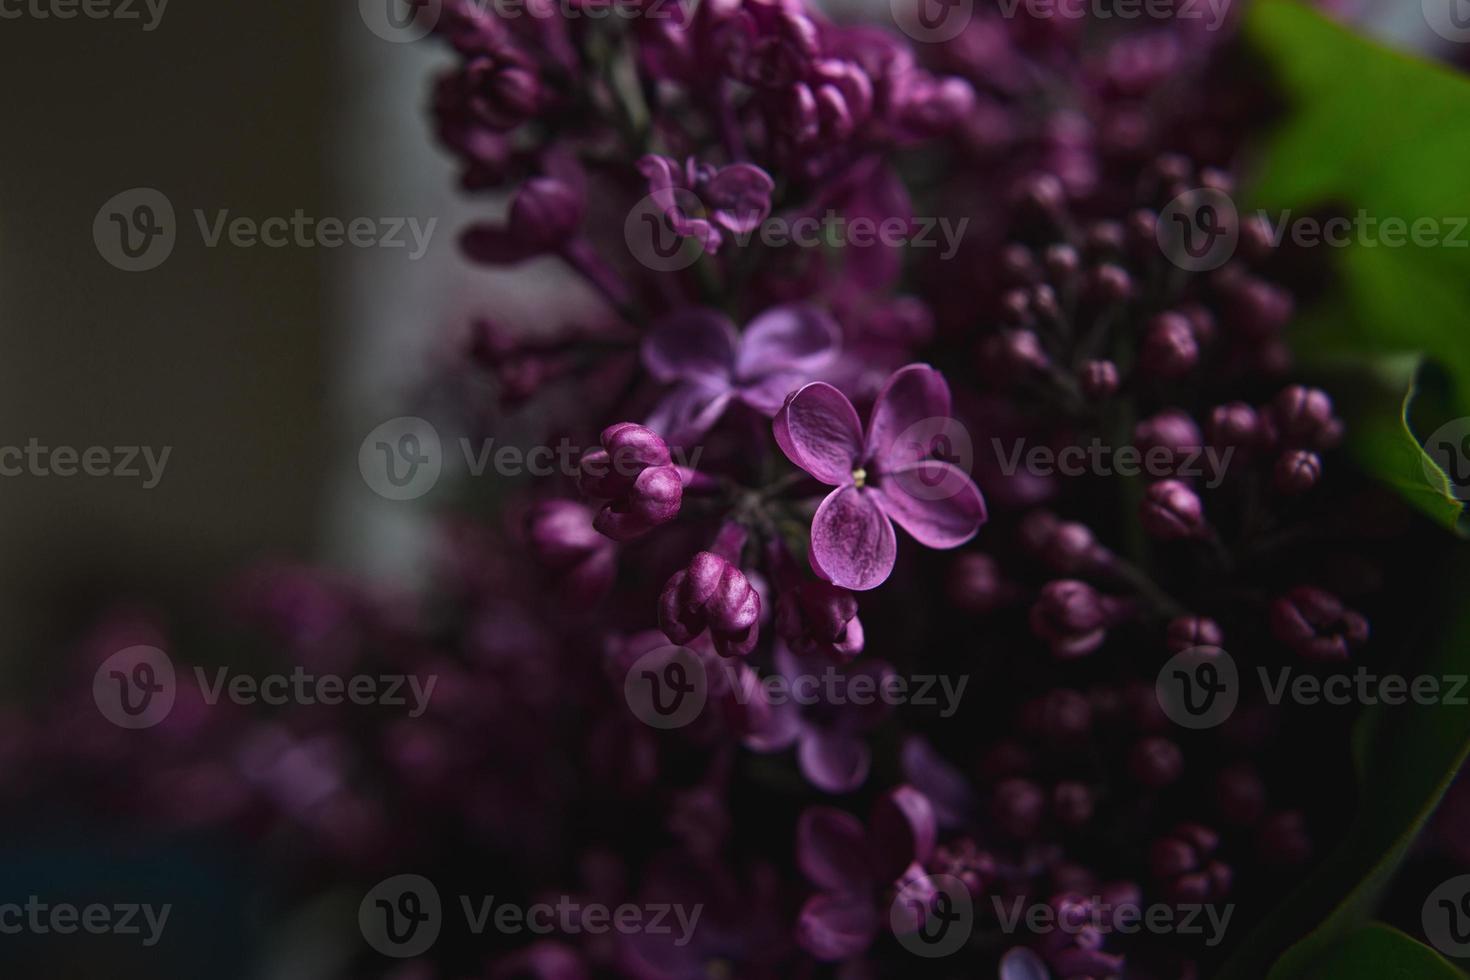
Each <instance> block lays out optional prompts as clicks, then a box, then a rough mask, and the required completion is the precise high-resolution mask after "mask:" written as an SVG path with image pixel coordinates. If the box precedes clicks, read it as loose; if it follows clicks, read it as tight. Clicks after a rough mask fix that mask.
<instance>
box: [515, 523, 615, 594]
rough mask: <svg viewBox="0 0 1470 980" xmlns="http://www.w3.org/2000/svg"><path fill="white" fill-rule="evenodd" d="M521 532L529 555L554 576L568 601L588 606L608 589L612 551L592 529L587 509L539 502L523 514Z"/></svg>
mask: <svg viewBox="0 0 1470 980" xmlns="http://www.w3.org/2000/svg"><path fill="white" fill-rule="evenodd" d="M525 531H526V543H527V544H528V545H529V546H530V551H531V554H532V555H533V556H534V557H535V558H536V560H537V562H539V563H540V564H541V565H542V566H543V567H545V568H546V569H547V570H549V571H551V572H553V573H555V574H556V575H557V576H558V578H559V580H560V582H561V585H562V591H563V592H564V593H566V594H567V595H568V596H569V597H571V598H573V599H576V600H581V601H584V602H592V601H595V600H597V599H599V598H601V597H602V596H604V595H606V594H607V592H608V590H609V589H610V588H611V587H612V582H613V575H614V573H615V571H616V564H615V554H616V549H615V546H614V545H613V543H612V542H611V541H609V540H608V539H607V538H606V537H605V536H603V535H602V534H599V533H598V532H597V530H596V529H595V528H594V527H593V514H592V511H591V510H590V509H589V508H587V507H585V506H583V505H582V504H580V503H577V502H576V501H574V500H543V501H541V502H539V503H537V504H535V505H534V506H532V507H531V509H530V510H529V511H527V513H526V518H525Z"/></svg>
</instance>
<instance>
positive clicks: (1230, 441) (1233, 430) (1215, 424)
mask: <svg viewBox="0 0 1470 980" xmlns="http://www.w3.org/2000/svg"><path fill="white" fill-rule="evenodd" d="M1205 428H1206V431H1207V432H1208V434H1209V439H1210V445H1211V446H1214V447H1215V448H1216V449H1237V450H1249V449H1252V448H1254V447H1255V445H1256V444H1257V442H1258V441H1259V440H1260V438H1261V423H1260V418H1259V416H1257V415H1256V410H1255V409H1253V408H1251V407H1250V406H1249V405H1247V404H1246V403H1245V402H1229V403H1227V404H1225V405H1216V406H1215V407H1214V408H1213V409H1211V410H1210V420H1209V422H1208V423H1207V424H1206V426H1205Z"/></svg>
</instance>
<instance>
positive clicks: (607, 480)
mask: <svg viewBox="0 0 1470 980" xmlns="http://www.w3.org/2000/svg"><path fill="white" fill-rule="evenodd" d="M578 485H579V486H580V487H581V489H582V492H583V493H585V494H587V495H588V496H589V497H595V498H598V499H601V500H605V501H607V503H605V504H604V505H603V506H602V509H601V510H600V511H598V514H597V519H596V521H595V522H594V526H595V527H596V528H597V530H599V531H601V532H602V533H603V534H606V535H607V536H608V537H610V538H612V539H613V540H614V541H629V540H631V539H633V538H636V537H638V536H639V535H640V534H644V533H646V532H648V531H650V530H652V529H653V528H655V527H657V526H658V525H660V524H666V523H668V522H669V521H672V520H673V519H674V518H675V517H677V516H678V514H679V506H680V504H681V503H682V502H683V498H684V485H683V482H682V481H681V479H680V477H679V471H678V469H677V467H675V466H674V465H673V458H672V457H671V456H670V454H669V447H668V444H667V443H665V442H664V441H663V439H661V438H660V437H659V435H658V433H656V432H654V431H653V430H652V429H648V428H645V427H644V426H641V425H637V424H635V423H633V422H619V423H617V424H616V425H611V426H608V427H607V428H606V429H604V430H603V432H602V448H601V449H594V450H592V451H591V452H589V453H587V455H585V456H583V457H582V462H581V473H580V475H579V477H578Z"/></svg>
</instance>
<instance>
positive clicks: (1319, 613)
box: [1271, 585, 1368, 661]
mask: <svg viewBox="0 0 1470 980" xmlns="http://www.w3.org/2000/svg"><path fill="white" fill-rule="evenodd" d="M1271 632H1272V634H1273V635H1274V636H1275V637H1276V640H1277V642H1279V643H1281V644H1283V645H1284V646H1287V647H1290V648H1291V649H1292V650H1293V651H1295V652H1296V654H1297V655H1298V656H1301V657H1305V658H1307V659H1308V660H1326V661H1332V660H1346V659H1347V657H1348V655H1349V654H1351V653H1352V651H1353V650H1355V649H1357V648H1358V647H1360V646H1362V645H1363V644H1364V643H1366V642H1367V640H1368V621H1367V620H1366V619H1364V618H1363V617H1362V616H1361V615H1359V614H1358V613H1356V612H1354V611H1352V610H1351V609H1348V608H1347V607H1346V606H1344V605H1343V604H1342V600H1341V599H1339V598H1338V597H1337V596H1335V595H1333V594H1332V593H1331V592H1326V591H1323V590H1322V589H1317V588H1313V587H1311V586H1308V585H1303V586H1298V587H1297V588H1294V589H1292V590H1291V591H1290V592H1288V593H1287V594H1286V595H1285V596H1284V597H1282V598H1280V599H1277V600H1276V601H1275V602H1273V603H1272V604H1271Z"/></svg>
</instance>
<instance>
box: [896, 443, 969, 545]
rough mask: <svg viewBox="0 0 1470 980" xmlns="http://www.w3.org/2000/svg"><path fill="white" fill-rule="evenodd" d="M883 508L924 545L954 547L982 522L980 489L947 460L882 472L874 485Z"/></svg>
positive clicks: (921, 462) (966, 539)
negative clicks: (898, 470)
mask: <svg viewBox="0 0 1470 980" xmlns="http://www.w3.org/2000/svg"><path fill="white" fill-rule="evenodd" d="M874 491H875V492H876V493H877V494H879V495H880V497H881V502H880V505H881V506H882V508H883V512H884V513H885V514H887V515H888V516H889V517H891V518H893V519H894V520H895V521H897V522H898V526H899V527H901V528H903V529H904V530H905V531H907V532H909V534H911V535H913V538H914V540H915V541H917V542H919V543H920V544H922V545H924V546H926V547H929V548H957V547H959V546H960V545H962V544H964V543H965V542H966V541H968V540H970V539H971V538H973V537H974V536H975V532H976V531H978V530H980V525H982V524H984V523H985V519H986V513H985V499H984V498H983V497H981V496H980V488H979V487H977V486H975V482H974V481H973V480H971V479H970V477H969V476H968V475H967V474H966V473H965V471H964V470H961V469H960V468H959V467H957V466H955V465H954V464H953V463H946V462H944V461H942V460H937V459H926V460H921V461H920V462H919V463H917V464H916V465H914V466H911V467H910V468H908V469H907V470H903V471H901V472H899V473H893V474H885V475H884V477H883V480H882V483H881V485H880V486H877V487H874Z"/></svg>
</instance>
